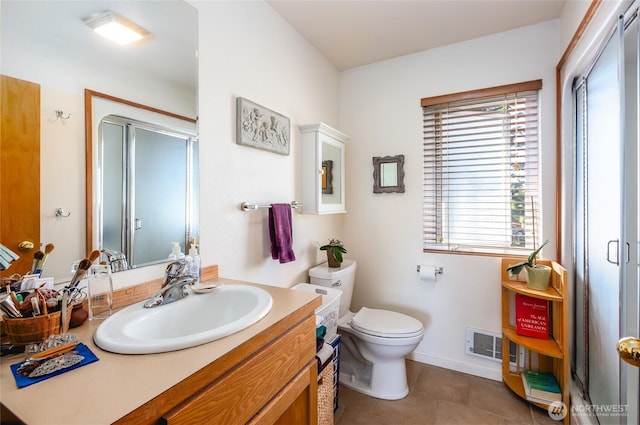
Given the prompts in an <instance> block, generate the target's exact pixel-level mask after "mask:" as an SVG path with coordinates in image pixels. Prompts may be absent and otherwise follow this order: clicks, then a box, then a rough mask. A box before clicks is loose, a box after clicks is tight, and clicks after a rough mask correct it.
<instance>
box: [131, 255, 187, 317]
mask: <svg viewBox="0 0 640 425" xmlns="http://www.w3.org/2000/svg"><path fill="white" fill-rule="evenodd" d="M188 264H189V263H187V262H186V261H184V260H178V261H174V262H172V263H169V265H168V266H167V271H166V276H165V279H164V282H163V283H162V288H161V289H160V292H158V293H157V294H155V295H154V296H153V297H151V298H150V299H148V300H147V302H145V303H144V307H145V308H152V307H157V306H159V305H165V304H169V303H172V302H174V301H177V300H180V299H182V298H184V297H186V296H187V295H189V291H187V287H189V286H190V285H193V284H194V283H196V282H197V279H196V278H195V277H192V276H189V275H188V274H186V273H185V271H186V270H187V266H188Z"/></svg>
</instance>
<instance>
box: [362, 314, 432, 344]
mask: <svg viewBox="0 0 640 425" xmlns="http://www.w3.org/2000/svg"><path fill="white" fill-rule="evenodd" d="M351 327H353V328H354V329H356V330H359V331H360V332H364V333H367V334H369V335H374V336H381V337H385V338H406V337H411V336H416V335H420V334H421V333H422V332H423V331H424V327H423V326H422V323H421V322H420V321H419V320H417V319H414V318H413V317H410V316H407V315H406V314H402V313H397V312H395V311H389V310H377V309H373V308H367V307H362V309H360V311H359V312H358V313H356V314H355V316H353V319H351Z"/></svg>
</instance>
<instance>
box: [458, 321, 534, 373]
mask: <svg viewBox="0 0 640 425" xmlns="http://www.w3.org/2000/svg"><path fill="white" fill-rule="evenodd" d="M517 351H518V349H517V346H516V344H514V343H513V341H509V363H511V364H515V363H516V353H517ZM465 352H466V353H467V354H469V355H471V356H477V357H482V358H485V359H489V360H494V361H497V362H501V361H502V336H501V335H499V334H496V333H493V332H487V331H481V330H479V329H473V328H467V341H466V349H465ZM520 354H521V356H524V351H521V353H520ZM521 360H523V358H521ZM521 364H522V363H521Z"/></svg>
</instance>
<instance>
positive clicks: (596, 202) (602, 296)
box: [586, 37, 621, 405]
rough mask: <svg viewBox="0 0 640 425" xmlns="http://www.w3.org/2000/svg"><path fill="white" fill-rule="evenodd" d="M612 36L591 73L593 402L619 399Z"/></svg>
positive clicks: (615, 58)
mask: <svg viewBox="0 0 640 425" xmlns="http://www.w3.org/2000/svg"><path fill="white" fill-rule="evenodd" d="M618 80H619V79H618V47H617V40H616V38H615V37H613V38H612V39H611V40H610V41H609V42H608V43H607V45H606V47H605V49H604V51H603V52H602V54H601V56H600V57H599V58H598V60H597V61H596V63H595V66H594V67H593V69H592V71H591V73H590V74H589V76H588V77H587V147H586V149H587V164H586V197H587V210H586V214H587V226H586V239H587V240H586V243H587V253H586V260H587V276H586V278H587V280H588V289H589V303H588V309H589V311H588V314H589V323H588V324H589V336H588V338H589V340H588V347H589V352H588V356H589V370H588V376H589V384H588V391H589V394H590V396H591V401H592V403H593V404H597V405H617V404H618V403H619V396H620V391H619V366H618V364H619V360H618V356H617V353H616V351H615V349H613V347H615V346H616V343H617V341H618V338H619V335H620V332H619V312H620V303H619V284H618V274H619V273H618V266H617V265H616V264H612V262H610V261H608V259H609V260H611V261H617V249H618V242H617V241H618V240H619V234H620V190H621V185H620V128H619V127H620V124H619V123H620V104H619V103H620V101H619V98H620V97H619V96H620V95H619V90H620V88H619V81H618Z"/></svg>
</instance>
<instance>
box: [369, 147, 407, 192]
mask: <svg viewBox="0 0 640 425" xmlns="http://www.w3.org/2000/svg"><path fill="white" fill-rule="evenodd" d="M388 163H395V164H397V173H398V175H397V180H396V181H397V185H396V186H382V164H388ZM373 193H404V155H395V156H384V157H380V156H374V157H373Z"/></svg>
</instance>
